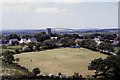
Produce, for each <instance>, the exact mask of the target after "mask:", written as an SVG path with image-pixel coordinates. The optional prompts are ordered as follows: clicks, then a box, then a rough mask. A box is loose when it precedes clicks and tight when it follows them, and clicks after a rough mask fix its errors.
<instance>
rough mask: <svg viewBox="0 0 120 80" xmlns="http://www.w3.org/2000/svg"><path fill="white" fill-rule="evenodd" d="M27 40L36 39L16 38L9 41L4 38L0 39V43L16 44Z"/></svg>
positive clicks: (32, 39) (34, 39)
mask: <svg viewBox="0 0 120 80" xmlns="http://www.w3.org/2000/svg"><path fill="white" fill-rule="evenodd" d="M29 42H36V43H37V40H36V38H28V39H26V38H21V39H20V41H19V40H18V39H10V40H9V41H7V40H5V39H1V40H0V45H18V44H21V43H26V44H27V43H29Z"/></svg>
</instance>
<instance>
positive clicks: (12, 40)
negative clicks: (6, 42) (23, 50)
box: [10, 39, 18, 41]
mask: <svg viewBox="0 0 120 80" xmlns="http://www.w3.org/2000/svg"><path fill="white" fill-rule="evenodd" d="M10 41H18V39H10Z"/></svg>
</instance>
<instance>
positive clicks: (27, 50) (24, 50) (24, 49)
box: [22, 45, 30, 52]
mask: <svg viewBox="0 0 120 80" xmlns="http://www.w3.org/2000/svg"><path fill="white" fill-rule="evenodd" d="M22 51H23V52H29V51H30V49H29V48H28V46H27V45H25V46H24V47H23V48H22Z"/></svg>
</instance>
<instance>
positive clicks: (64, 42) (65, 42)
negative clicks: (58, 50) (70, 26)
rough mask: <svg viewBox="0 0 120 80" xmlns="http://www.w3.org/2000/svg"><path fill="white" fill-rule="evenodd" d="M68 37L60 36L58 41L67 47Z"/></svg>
mask: <svg viewBox="0 0 120 80" xmlns="http://www.w3.org/2000/svg"><path fill="white" fill-rule="evenodd" d="M69 39H70V38H69V37H63V38H61V39H60V43H61V44H62V46H64V47H68V46H69V44H68V41H69Z"/></svg>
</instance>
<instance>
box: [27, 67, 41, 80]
mask: <svg viewBox="0 0 120 80" xmlns="http://www.w3.org/2000/svg"><path fill="white" fill-rule="evenodd" d="M40 72H41V71H40V69H39V68H34V69H33V70H32V72H31V73H30V74H29V75H28V76H29V78H35V77H36V76H37V75H38V74H40Z"/></svg>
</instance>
